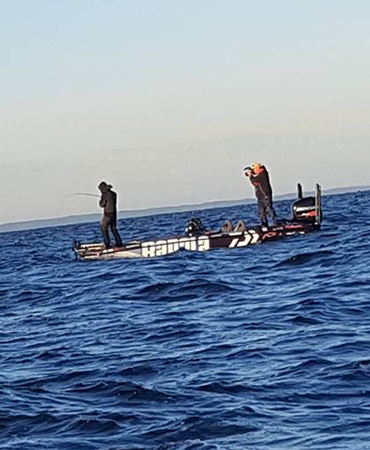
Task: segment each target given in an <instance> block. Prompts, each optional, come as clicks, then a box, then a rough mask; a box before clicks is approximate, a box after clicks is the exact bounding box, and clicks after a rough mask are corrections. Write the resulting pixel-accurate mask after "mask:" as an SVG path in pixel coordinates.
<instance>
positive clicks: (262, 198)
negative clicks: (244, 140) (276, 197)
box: [244, 163, 277, 227]
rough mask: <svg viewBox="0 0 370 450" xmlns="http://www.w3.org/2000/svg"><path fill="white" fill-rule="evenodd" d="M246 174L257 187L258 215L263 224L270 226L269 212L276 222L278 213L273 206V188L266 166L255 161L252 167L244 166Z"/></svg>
mask: <svg viewBox="0 0 370 450" xmlns="http://www.w3.org/2000/svg"><path fill="white" fill-rule="evenodd" d="M244 175H245V176H246V177H248V178H249V180H250V182H251V183H252V184H253V186H254V188H255V192H256V197H257V202H258V215H259V218H260V220H261V224H262V226H263V227H268V221H267V214H268V215H269V216H270V217H271V219H272V220H273V221H274V223H276V220H277V215H276V212H275V210H274V208H273V202H272V188H271V184H270V179H269V174H268V172H267V169H266V167H265V166H263V165H262V164H260V163H254V164H253V166H252V167H245V168H244Z"/></svg>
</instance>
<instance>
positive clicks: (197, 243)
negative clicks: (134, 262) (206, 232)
mask: <svg viewBox="0 0 370 450" xmlns="http://www.w3.org/2000/svg"><path fill="white" fill-rule="evenodd" d="M210 248H211V247H210V243H209V237H208V236H194V237H183V238H178V239H177V238H173V239H166V240H159V241H150V242H143V243H142V256H143V257H144V258H153V257H155V256H165V255H170V254H171V253H175V252H177V251H178V250H180V249H185V250H189V251H192V252H196V251H197V252H205V251H207V250H210Z"/></svg>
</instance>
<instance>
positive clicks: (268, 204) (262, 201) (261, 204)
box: [258, 197, 277, 227]
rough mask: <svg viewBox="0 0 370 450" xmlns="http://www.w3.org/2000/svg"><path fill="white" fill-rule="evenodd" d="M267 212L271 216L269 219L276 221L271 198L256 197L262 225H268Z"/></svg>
mask: <svg viewBox="0 0 370 450" xmlns="http://www.w3.org/2000/svg"><path fill="white" fill-rule="evenodd" d="M267 214H268V215H269V216H270V217H271V219H272V220H273V221H274V222H276V220H277V215H276V212H275V210H274V208H273V206H272V199H271V198H268V197H263V198H259V199H258V215H259V217H260V220H261V224H262V226H263V227H267V226H268V221H267Z"/></svg>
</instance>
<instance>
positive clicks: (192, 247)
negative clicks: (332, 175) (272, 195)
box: [73, 184, 322, 261]
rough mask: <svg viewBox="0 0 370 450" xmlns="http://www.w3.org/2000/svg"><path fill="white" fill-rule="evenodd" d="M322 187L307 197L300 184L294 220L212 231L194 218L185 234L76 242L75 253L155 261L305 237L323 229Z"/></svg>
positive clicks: (227, 226)
mask: <svg viewBox="0 0 370 450" xmlns="http://www.w3.org/2000/svg"><path fill="white" fill-rule="evenodd" d="M321 222H322V208H321V187H320V185H318V184H316V187H315V195H313V196H307V197H304V196H303V194H302V186H301V185H300V184H298V198H297V199H296V200H295V201H294V203H293V204H292V218H291V219H283V220H281V221H280V222H279V223H278V224H276V225H272V226H268V227H262V226H248V225H245V223H244V222H243V221H241V220H240V221H239V222H238V224H237V226H236V227H235V228H234V227H233V226H232V224H231V222H230V221H226V222H225V224H224V225H223V226H222V227H221V229H220V230H218V231H208V230H207V229H205V228H204V226H203V224H202V223H201V221H200V220H199V219H191V220H190V221H189V223H188V225H187V227H186V229H185V233H184V234H182V235H177V236H171V237H166V238H162V239H155V240H143V241H132V242H128V243H126V244H125V245H124V246H122V247H114V248H109V249H106V248H105V247H104V244H102V243H81V242H79V241H76V240H75V241H73V251H74V253H75V255H76V257H77V258H78V259H80V260H84V261H90V260H105V259H118V258H155V257H158V256H167V255H171V254H173V253H176V252H178V251H180V250H187V251H192V252H205V251H208V250H213V249H222V248H223V249H225V248H242V247H248V246H250V245H253V244H258V243H263V242H268V241H271V240H275V239H279V238H283V237H287V236H293V235H300V234H301V235H302V234H307V233H311V232H313V231H317V230H319V229H320V227H321Z"/></svg>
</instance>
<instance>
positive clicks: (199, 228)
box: [185, 218, 207, 236]
mask: <svg viewBox="0 0 370 450" xmlns="http://www.w3.org/2000/svg"><path fill="white" fill-rule="evenodd" d="M206 232H207V230H206V229H205V227H204V225H203V224H202V221H201V220H200V219H197V218H193V219H190V220H189V222H188V224H187V226H186V228H185V235H186V236H201V235H202V234H205V233H206Z"/></svg>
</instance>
